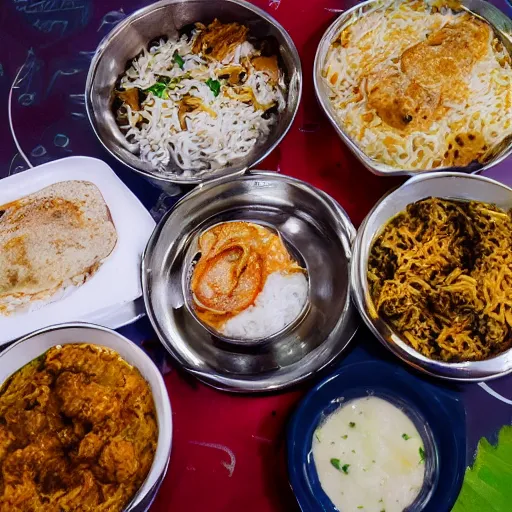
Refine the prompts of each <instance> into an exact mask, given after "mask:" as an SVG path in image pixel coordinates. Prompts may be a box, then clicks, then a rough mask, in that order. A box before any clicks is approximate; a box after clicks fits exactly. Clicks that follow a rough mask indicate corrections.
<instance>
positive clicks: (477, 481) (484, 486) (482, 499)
mask: <svg viewBox="0 0 512 512" xmlns="http://www.w3.org/2000/svg"><path fill="white" fill-rule="evenodd" d="M511 509H512V426H504V427H503V428H502V429H501V431H500V433H499V436H498V444H497V445H496V446H493V445H492V444H491V443H489V441H487V439H485V438H482V439H480V442H479V443H478V449H477V455H476V460H475V463H474V464H473V467H472V468H468V469H467V471H466V475H465V476H464V483H463V484H462V491H461V493H460V495H459V497H458V499H457V502H456V503H455V506H454V507H453V509H452V512H484V511H485V512H504V511H505V510H511Z"/></svg>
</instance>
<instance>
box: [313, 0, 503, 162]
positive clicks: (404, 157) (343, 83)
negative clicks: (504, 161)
mask: <svg viewBox="0 0 512 512" xmlns="http://www.w3.org/2000/svg"><path fill="white" fill-rule="evenodd" d="M450 6H451V7H452V8H450ZM323 75H324V80H325V83H326V85H327V86H328V88H329V99H330V101H331V102H332V105H333V108H334V110H335V112H336V115H337V120H338V122H339V124H340V126H341V127H342V128H343V130H344V131H345V132H346V133H347V135H348V136H349V137H350V138H351V139H352V140H353V141H354V142H355V143H356V144H357V145H358V146H359V148H360V149H361V150H362V151H363V152H364V153H365V154H366V155H368V156H369V157H370V158H372V159H374V160H375V161H378V162H380V163H384V164H387V165H390V166H392V167H395V168H397V169H405V170H430V169H436V168H441V167H465V166H468V165H470V164H472V163H485V161H486V159H487V158H488V155H489V154H491V153H492V149H493V148H494V147H495V146H497V145H500V143H501V142H502V141H503V140H504V139H505V138H506V137H507V136H510V135H511V134H512V66H511V57H510V54H509V53H508V52H507V50H506V48H505V47H504V45H503V44H502V43H501V41H500V39H499V38H498V37H497V35H496V34H495V33H494V31H493V28H492V27H491V25H489V24H488V23H487V22H485V21H484V20H482V19H480V18H477V17H476V16H474V15H472V14H470V13H468V12H467V11H465V10H462V9H460V8H457V4H456V3H454V2H449V3H447V4H446V5H445V4H443V3H442V2H427V1H423V0H403V1H391V2H389V1H386V2H381V3H378V4H375V7H373V8H372V9H370V10H368V11H367V12H365V13H364V14H361V15H360V17H359V18H357V19H354V20H353V21H352V22H351V23H348V24H347V25H345V26H344V27H343V29H342V30H341V33H340V34H339V35H338V36H337V37H336V39H335V41H334V42H333V43H332V45H331V47H330V49H329V52H328V54H327V57H326V59H325V63H324V68H323Z"/></svg>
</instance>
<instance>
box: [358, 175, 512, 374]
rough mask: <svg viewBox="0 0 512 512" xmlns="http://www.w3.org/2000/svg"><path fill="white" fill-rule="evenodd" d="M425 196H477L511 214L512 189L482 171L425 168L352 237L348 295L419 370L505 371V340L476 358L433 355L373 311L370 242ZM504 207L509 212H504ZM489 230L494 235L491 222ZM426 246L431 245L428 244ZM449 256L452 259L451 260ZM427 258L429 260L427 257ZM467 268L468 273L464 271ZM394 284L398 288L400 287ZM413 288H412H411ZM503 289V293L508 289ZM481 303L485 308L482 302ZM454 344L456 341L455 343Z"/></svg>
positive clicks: (508, 367) (510, 363)
mask: <svg viewBox="0 0 512 512" xmlns="http://www.w3.org/2000/svg"><path fill="white" fill-rule="evenodd" d="M429 198H441V199H442V200H450V201H456V202H459V204H469V202H479V203H482V204H484V206H486V205H495V207H496V208H497V209H500V211H501V212H503V213H501V214H500V213H497V215H501V216H505V215H510V209H511V208H512V189H510V188H509V187H507V186H505V185H503V184H501V183H499V182H497V181H494V180H492V179H489V178H485V177H483V176H478V175H464V174H458V173H427V174H425V175H422V176H415V177H413V178H411V179H409V181H407V182H406V183H405V184H404V185H402V186H401V187H399V188H398V189H396V190H394V191H392V192H391V193H389V194H387V195H385V196H384V197H383V198H382V199H381V200H380V201H379V202H378V203H377V204H376V205H375V207H374V208H373V209H372V210H371V212H370V213H369V214H368V216H367V217H366V219H365V220H364V221H363V223H362V224H361V226H360V228H359V230H358V234H357V237H356V241H355V243H354V253H353V258H352V271H351V288H352V296H353V300H354V302H355V304H356V307H357V309H358V310H359V312H360V314H361V316H362V317H363V320H364V321H365V323H366V324H367V325H368V327H369V328H370V330H371V331H372V332H373V334H375V336H376V337H377V339H378V340H379V341H380V342H381V343H382V344H383V345H384V346H385V347H387V348H388V349H389V350H391V352H393V353H394V354H395V355H397V356H398V357H399V358H400V359H402V360H403V361H405V362H406V363H407V364H409V365H411V366H413V367H414V368H417V369H418V370H421V371H423V372H425V373H428V374H430V375H434V376H437V377H441V378H445V379H450V380H460V381H481V380H487V379H492V378H495V377H499V376H501V375H505V374H507V373H509V372H511V371H512V349H510V348H508V345H507V344H505V345H504V347H503V348H502V349H501V350H496V351H494V352H491V353H490V354H489V355H488V356H486V357H482V358H480V360H471V359H468V358H466V357H458V358H457V359H455V360H453V361H450V360H444V359H441V358H439V357H437V356H436V357H435V358H434V357H427V356H426V355H424V354H423V353H421V352H420V350H419V349H418V350H415V349H414V348H413V346H412V344H411V340H409V339H408V338H406V337H405V336H404V335H402V334H399V333H398V329H396V328H394V327H392V325H391V322H392V321H393V319H392V318H391V319H390V318H383V315H382V314H381V313H379V312H378V311H377V308H376V306H375V304H374V301H373V298H372V293H371V289H370V285H369V274H368V272H369V261H370V256H371V255H372V251H373V247H374V246H375V244H376V242H377V241H378V240H379V239H380V238H379V237H380V236H381V234H382V233H383V232H384V230H385V228H387V227H388V226H392V225H393V224H392V223H391V221H392V220H394V219H397V216H398V215H399V214H401V213H403V212H404V211H406V208H407V207H409V208H410V206H411V205H412V204H413V203H414V204H415V205H416V204H418V202H420V201H422V200H425V201H426V200H428V199H429ZM407 211H409V210H407ZM505 212H509V213H508V214H505ZM443 225H446V222H445V223H443ZM461 233H462V232H461ZM462 234H463V233H462ZM490 236H491V237H492V227H491V235H490ZM420 243H421V244H423V243H424V242H423V241H421V242H415V247H416V249H417V250H418V251H420V252H421V247H420V246H419V244H420ZM470 245H471V244H470ZM476 245H477V244H475V246H476ZM468 249H469V251H471V250H473V248H472V247H469V248H468ZM455 250H456V249H455V246H454V247H453V248H452V249H450V250H447V251H445V252H446V253H447V254H448V253H452V252H453V253H455ZM474 250H475V251H478V248H476V247H475V248H474ZM425 251H427V249H424V252H421V255H423V254H426V255H428V256H429V255H430V254H431V252H428V253H427V252H425ZM429 251H431V249H429ZM418 254H419V253H418ZM440 256H441V258H445V256H443V255H440ZM491 257H492V256H491ZM479 259H480V260H482V257H481V256H478V255H476V262H474V263H469V264H470V265H472V266H473V267H475V268H476V267H477V263H478V261H479ZM447 261H448V263H450V261H451V260H447ZM426 264H428V262H427V263H426ZM453 270H457V269H452V271H453ZM449 271H450V269H448V272H449ZM462 274H463V275H462V279H468V280H470V281H471V280H472V275H470V274H468V273H467V272H465V271H463V272H462ZM466 274H467V275H468V277H465V275H466ZM421 275H423V274H421ZM438 275H439V277H440V278H442V279H445V277H443V276H445V274H444V270H442V267H441V270H439V271H438ZM448 278H449V276H447V277H446V279H448ZM389 279H394V277H393V278H392V277H390V278H389ZM448 281H449V279H448ZM448 281H446V285H445V286H444V288H442V289H443V290H445V291H446V290H450V292H451V291H453V290H455V291H454V293H455V295H454V296H453V297H454V300H455V304H456V306H455V307H457V308H458V307H459V305H460V306H461V308H462V309H461V311H463V310H464V307H466V309H467V307H468V306H464V304H465V302H463V300H468V299H467V297H466V299H464V295H463V294H459V292H460V293H462V290H463V288H462V287H460V288H459V290H456V289H454V288H451V289H450V288H449V286H447V285H449V284H450V283H449V282H448ZM415 286H416V285H415V284H413V288H414V287H415ZM436 286H437V287H438V289H441V288H440V287H439V285H437V284H436ZM442 286H443V285H441V287H442ZM478 286H479V287H480V288H478V289H477V292H478V293H485V292H483V291H482V286H483V285H480V284H478ZM486 286H491V288H492V287H493V286H495V287H496V286H497V285H496V284H494V285H493V283H489V284H488V285H486ZM398 289H399V290H400V288H398ZM423 289H424V288H422V290H423ZM500 289H501V287H500ZM434 291H435V290H434ZM498 291H499V290H498ZM400 293H404V292H400ZM413 293H416V292H414V291H413ZM421 293H423V292H421ZM496 293H497V292H496ZM500 293H501V292H500ZM504 293H506V290H505V292H504ZM419 297H420V299H418V300H423V298H422V297H423V296H422V295H419ZM500 297H501V298H502V295H500ZM404 300H405V299H404ZM489 300H490V299H489ZM468 303H469V302H468ZM418 304H420V303H419V302H418V303H416V304H413V306H415V305H418ZM449 304H450V306H449V309H448V310H447V314H448V315H451V314H452V313H453V311H455V309H453V308H454V306H453V304H454V302H453V301H452V302H449ZM469 304H470V303H469ZM440 306H441V304H440ZM428 307H429V308H431V309H432V311H434V313H435V314H438V313H437V312H438V311H439V308H436V305H434V304H431V305H430V306H428ZM471 307H472V306H471ZM483 307H484V308H485V302H484V304H483ZM475 314H476V315H477V318H476V320H475V321H476V322H477V324H476V325H477V330H478V329H479V328H481V327H478V326H481V325H482V324H481V323H478V322H480V321H481V318H480V317H481V316H482V315H483V314H484V313H483V312H481V311H480V310H475ZM450 318H452V317H450ZM422 321H423V320H422ZM422 321H421V322H422ZM414 325H420V320H417V321H416V322H415V324H414ZM443 325H444V324H443ZM506 325H507V322H506V320H505V321H504V323H503V326H504V328H505V329H507V327H506ZM468 328H469V327H468ZM508 330H509V332H510V328H508ZM404 332H407V331H404ZM477 334H478V333H477ZM432 339H433V340H434V341H436V340H437V341H436V343H437V342H439V339H440V337H437V338H432ZM485 339H487V338H485ZM505 341H506V339H505ZM454 348H457V347H456V346H455V345H454Z"/></svg>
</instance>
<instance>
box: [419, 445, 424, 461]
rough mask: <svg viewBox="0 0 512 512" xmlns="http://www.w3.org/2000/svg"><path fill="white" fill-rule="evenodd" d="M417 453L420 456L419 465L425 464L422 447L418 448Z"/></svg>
mask: <svg viewBox="0 0 512 512" xmlns="http://www.w3.org/2000/svg"><path fill="white" fill-rule="evenodd" d="M418 452H419V454H420V463H422V462H425V450H424V449H423V447H421V446H420V447H419V449H418Z"/></svg>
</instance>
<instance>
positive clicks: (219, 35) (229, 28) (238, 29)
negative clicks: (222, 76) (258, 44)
mask: <svg viewBox="0 0 512 512" xmlns="http://www.w3.org/2000/svg"><path fill="white" fill-rule="evenodd" d="M247 32H249V29H248V28H247V27H246V26H244V25H240V24H239V23H221V22H220V21H219V20H217V19H215V20H214V21H213V22H212V23H210V24H209V25H208V26H207V27H206V28H204V29H203V30H201V32H200V33H199V35H198V36H197V38H196V40H195V41H194V46H193V47H192V51H193V52H194V53H202V54H203V55H204V56H205V57H209V58H212V59H215V60H218V61H219V62H222V61H223V60H224V59H225V58H226V57H228V56H229V55H230V54H232V53H233V52H234V51H235V48H236V47H237V46H238V45H240V44H242V43H243V42H244V41H245V40H246V39H247Z"/></svg>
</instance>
